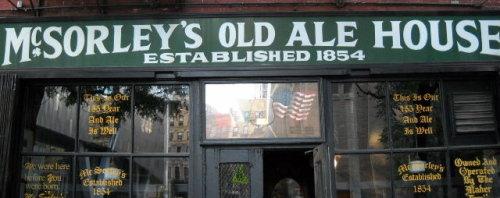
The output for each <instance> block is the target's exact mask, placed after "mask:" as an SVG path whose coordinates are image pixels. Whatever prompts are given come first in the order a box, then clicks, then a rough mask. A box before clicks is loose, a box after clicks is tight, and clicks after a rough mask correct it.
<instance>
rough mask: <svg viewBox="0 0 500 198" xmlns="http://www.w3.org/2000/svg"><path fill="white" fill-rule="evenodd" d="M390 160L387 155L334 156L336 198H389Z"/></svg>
mask: <svg viewBox="0 0 500 198" xmlns="http://www.w3.org/2000/svg"><path fill="white" fill-rule="evenodd" d="M390 167H391V165H390V159H389V155H387V154H363V155H336V156H335V158H334V168H335V180H336V183H335V184H336V189H337V196H338V197H350V198H360V197H370V198H372V197H373V198H381V197H391V172H390V169H391V168H390Z"/></svg>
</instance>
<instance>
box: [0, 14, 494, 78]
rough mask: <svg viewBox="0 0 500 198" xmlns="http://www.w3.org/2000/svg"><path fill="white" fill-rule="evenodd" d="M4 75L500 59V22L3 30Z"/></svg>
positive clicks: (143, 24)
mask: <svg viewBox="0 0 500 198" xmlns="http://www.w3.org/2000/svg"><path fill="white" fill-rule="evenodd" d="M0 49H1V51H0V62H1V66H0V69H15V68H83V67H167V68H168V67H190V66H196V67H217V66H242V67H244V66H249V65H252V66H271V65H272V66H290V65H329V66H331V67H335V66H336V65H346V64H347V65H348V64H357V65H359V64H385V63H388V64H389V63H424V64H425V63H452V62H498V61H500V16H498V15H484V16H483V15H477V16H474V15H467V16H456V15H446V16H421V15H418V16H417V15H416V16H365V15H363V16H319V17H318V16H281V17H272V16H266V17H257V16H250V17H243V16H237V17H200V18H196V17H186V18H175V19H172V18H164V19H161V18H155V19H123V20H117V19H109V20H81V21H48V22H39V23H29V22H20V23H4V24H0Z"/></svg>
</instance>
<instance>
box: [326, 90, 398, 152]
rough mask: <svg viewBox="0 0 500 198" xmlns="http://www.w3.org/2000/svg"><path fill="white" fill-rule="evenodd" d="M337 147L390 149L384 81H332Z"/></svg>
mask: <svg viewBox="0 0 500 198" xmlns="http://www.w3.org/2000/svg"><path fill="white" fill-rule="evenodd" d="M333 129H334V140H335V148H337V149H382V148H389V147H390V145H389V144H390V143H389V135H388V130H387V120H386V104H385V86H384V83H334V84H333Z"/></svg>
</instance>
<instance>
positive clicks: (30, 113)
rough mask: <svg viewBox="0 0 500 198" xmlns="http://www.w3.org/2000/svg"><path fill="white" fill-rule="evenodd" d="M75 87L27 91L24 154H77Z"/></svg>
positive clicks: (48, 87)
mask: <svg viewBox="0 0 500 198" xmlns="http://www.w3.org/2000/svg"><path fill="white" fill-rule="evenodd" d="M76 90H77V89H76V87H71V86H47V87H41V86H33V87H29V88H28V89H27V97H26V98H27V103H26V107H25V113H24V123H23V124H24V131H23V151H25V152H66V151H67V152H70V151H74V147H75V136H76V125H77V115H76V114H77V101H78V100H77V91H76Z"/></svg>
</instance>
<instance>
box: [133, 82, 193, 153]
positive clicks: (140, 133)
mask: <svg viewBox="0 0 500 198" xmlns="http://www.w3.org/2000/svg"><path fill="white" fill-rule="evenodd" d="M188 94H189V89H188V87H187V86H182V85H172V86H156V85H153V86H136V87H135V104H134V109H135V124H134V126H135V130H134V131H135V133H134V140H135V144H134V151H135V152H166V153H176V152H177V153H179V152H188V150H183V151H182V149H178V148H186V149H187V148H189V147H188V144H189V138H188V137H189V97H188ZM174 134H175V136H176V138H173V137H174Z"/></svg>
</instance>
